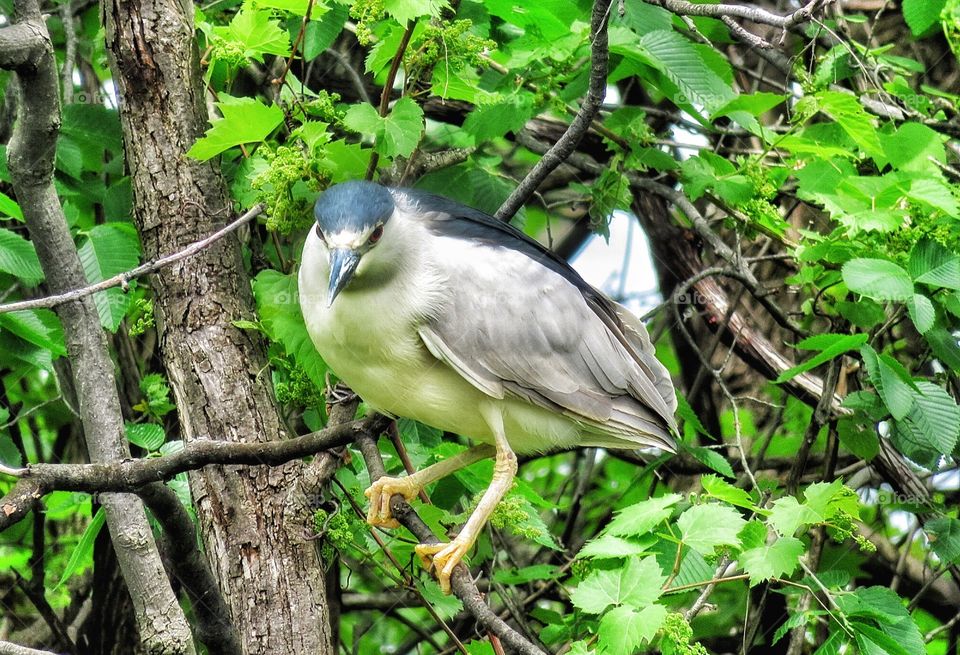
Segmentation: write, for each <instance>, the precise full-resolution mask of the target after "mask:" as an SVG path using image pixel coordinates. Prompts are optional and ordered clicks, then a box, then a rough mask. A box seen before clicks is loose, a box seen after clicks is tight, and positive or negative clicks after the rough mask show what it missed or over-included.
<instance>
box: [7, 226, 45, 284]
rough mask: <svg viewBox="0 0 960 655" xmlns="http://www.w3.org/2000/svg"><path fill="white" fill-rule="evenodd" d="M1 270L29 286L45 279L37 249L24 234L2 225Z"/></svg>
mask: <svg viewBox="0 0 960 655" xmlns="http://www.w3.org/2000/svg"><path fill="white" fill-rule="evenodd" d="M0 272H3V273H9V274H10V275H13V276H14V277H16V278H18V279H20V280H21V281H22V282H23V283H24V284H26V285H27V286H28V287H33V286H36V285H37V284H39V283H40V280H42V279H43V269H42V268H40V260H39V259H37V250H36V248H34V247H33V244H32V243H31V242H29V241H27V240H26V239H24V238H23V237H22V236H20V235H19V234H17V233H16V232H13V231H12V230H8V229H6V228H2V227H0Z"/></svg>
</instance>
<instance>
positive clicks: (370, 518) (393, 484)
mask: <svg viewBox="0 0 960 655" xmlns="http://www.w3.org/2000/svg"><path fill="white" fill-rule="evenodd" d="M418 493H420V488H419V487H417V486H416V485H415V484H413V483H411V482H410V481H409V480H408V479H407V478H388V477H386V476H384V477H382V478H380V479H379V480H377V481H376V482H374V483H373V484H371V485H370V487H369V488H368V489H367V490H366V491H364V492H363V495H364V496H366V497H367V498H368V499H369V500H370V509H369V510H368V511H367V523H369V524H370V525H372V526H374V527H379V528H390V529H393V528H399V527H400V523H399V522H398V521H397V519H395V518H393V513H392V512H391V511H390V499H391V498H392V497H393V495H394V494H400V495H401V496H403V497H404V498H406V499H407V500H410V499H412V498H413V497H414V496H416V495H417V494H418Z"/></svg>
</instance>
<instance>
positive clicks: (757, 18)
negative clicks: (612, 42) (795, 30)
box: [647, 0, 832, 30]
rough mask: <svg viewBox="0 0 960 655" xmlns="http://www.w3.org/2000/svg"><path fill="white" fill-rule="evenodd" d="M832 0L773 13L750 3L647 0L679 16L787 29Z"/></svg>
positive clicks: (819, 0) (822, 0)
mask: <svg viewBox="0 0 960 655" xmlns="http://www.w3.org/2000/svg"><path fill="white" fill-rule="evenodd" d="M830 1H832V0H812V1H811V2H808V3H807V4H805V5H804V6H802V7H800V9H797V10H796V11H794V12H792V13H790V14H783V15H781V14H774V13H773V12H769V11H767V10H766V9H761V8H760V7H755V6H751V5H724V4H719V5H708V4H694V3H692V2H686V0H647V2H649V3H650V4H652V5H658V6H660V7H663V8H664V9H666V10H667V11H670V12H673V13H674V14H679V15H681V16H709V17H710V18H723V17H725V16H727V17H731V18H742V19H746V20H748V21H750V22H752V23H760V24H763V25H772V26H773V27H779V28H780V29H782V30H788V29H790V28H791V27H793V26H794V25H799V24H800V23H803V22H804V21H806V20H808V19H809V18H810V17H811V16H812V15H813V13H814V12H815V11H817V10H818V9H819V8H820V7H821V6H823V5H825V4H827V2H830Z"/></svg>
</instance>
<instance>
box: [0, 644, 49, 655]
mask: <svg viewBox="0 0 960 655" xmlns="http://www.w3.org/2000/svg"><path fill="white" fill-rule="evenodd" d="M0 655H55V653H52V652H51V651H49V650H37V649H36V648H27V647H26V646H18V645H17V644H12V643H10V642H9V641H0Z"/></svg>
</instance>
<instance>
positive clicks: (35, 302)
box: [0, 205, 263, 314]
mask: <svg viewBox="0 0 960 655" xmlns="http://www.w3.org/2000/svg"><path fill="white" fill-rule="evenodd" d="M262 213H263V205H254V206H253V207H251V208H250V209H248V210H247V212H246V213H245V214H243V215H242V216H241V217H240V218H238V219H236V220H235V221H233V222H232V223H230V224H229V225H227V226H225V227H223V228H222V229H220V230H217V231H216V232H214V233H213V234H211V235H210V236H208V237H205V238H203V239H200V240H199V241H194V242H193V243H191V244H190V245H189V246H187V247H186V248H183V249H182V250H179V251H177V252H174V253H170V254H169V255H165V256H163V257H159V258H157V259H155V260H153V261H152V262H147V263H146V264H141V265H140V266H137V267H136V268H132V269H130V270H129V271H124V272H123V273H118V274H117V275H114V276H113V277H110V278H107V279H106V280H101V281H100V282H97V283H96V284H88V285H87V286H85V287H80V288H79V289H73V290H71V291H65V292H64V293H58V294H54V295H52V296H45V297H43V298H34V299H32V300H21V301H19V302H12V303H7V304H6V305H0V314H5V313H7V312H19V311H23V310H25V309H40V308H52V307H57V306H59V305H62V304H64V303H67V302H70V301H71V300H80V299H81V298H86V297H87V296H90V295H92V294H94V293H97V292H98V291H106V290H107V289H111V288H113V287H121V288H122V289H123V290H124V291H126V290H127V285H128V284H129V283H130V280H134V279H136V278H139V277H143V276H144V275H149V274H150V273H155V272H156V271H159V270H160V269H161V268H163V267H164V266H169V265H170V264H175V263H177V262H178V261H180V260H182V259H186V258H187V257H192V256H193V255H195V254H197V253H198V252H200V251H201V250H203V249H204V248H206V247H208V246H210V245H211V244H213V243H216V242H217V241H219V240H220V239H222V238H223V237H225V236H227V235H228V234H230V233H232V232H234V231H235V230H237V229H238V228H240V227H241V226H243V225H246V224H247V223H249V222H250V221H252V220H253V219H254V218H256V217H257V216H259V215H260V214H262Z"/></svg>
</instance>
